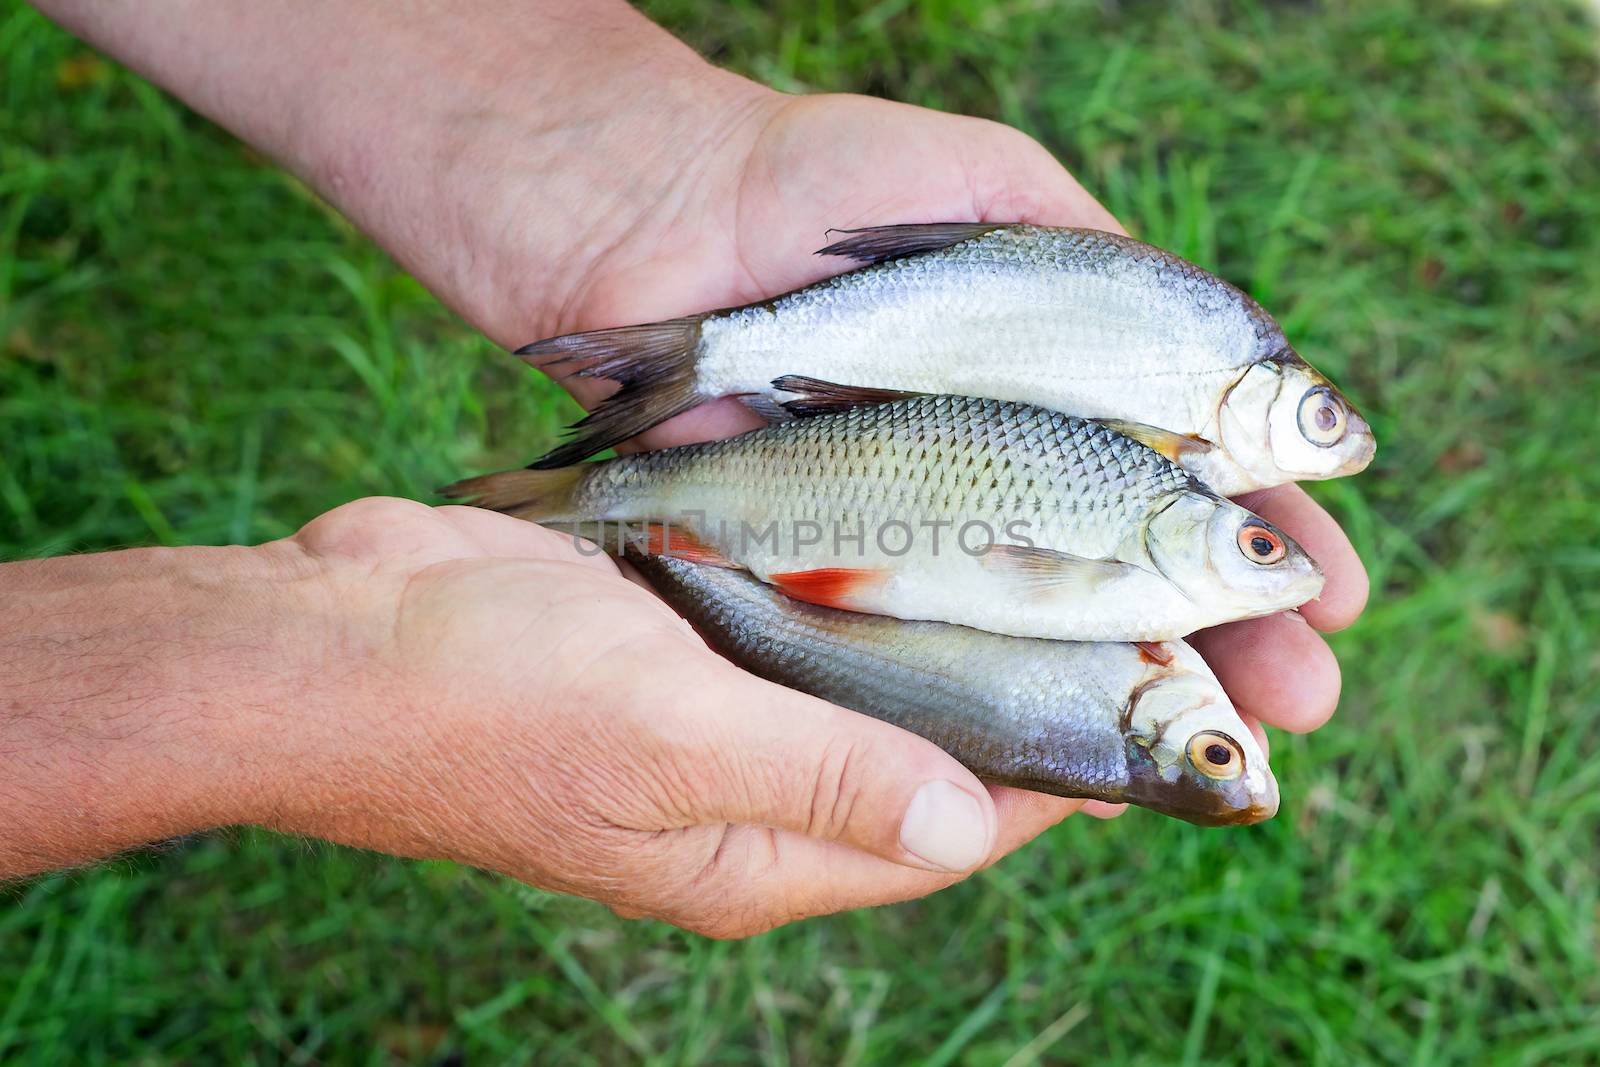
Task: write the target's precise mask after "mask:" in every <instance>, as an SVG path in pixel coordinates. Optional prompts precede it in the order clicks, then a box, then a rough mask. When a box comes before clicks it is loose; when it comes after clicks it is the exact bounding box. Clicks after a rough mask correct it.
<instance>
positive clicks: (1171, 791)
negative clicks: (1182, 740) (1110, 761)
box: [1122, 753, 1278, 826]
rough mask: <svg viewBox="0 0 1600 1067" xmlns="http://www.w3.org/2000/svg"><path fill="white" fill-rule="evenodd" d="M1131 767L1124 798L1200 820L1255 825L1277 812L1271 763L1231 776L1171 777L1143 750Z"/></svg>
mask: <svg viewBox="0 0 1600 1067" xmlns="http://www.w3.org/2000/svg"><path fill="white" fill-rule="evenodd" d="M1141 755H1142V753H1141ZM1129 770H1130V772H1131V775H1130V780H1129V782H1128V786H1127V789H1126V795H1125V796H1124V797H1122V799H1123V800H1126V801H1127V802H1129V803H1132V804H1137V805H1139V806H1140V807H1142V808H1149V809H1151V810H1152V811H1159V812H1161V813H1162V814H1163V815H1170V816H1172V817H1173V818H1176V819H1182V820H1183V821H1184V822H1189V823H1194V824H1195V825H1196V826H1254V825H1255V824H1257V823H1262V822H1266V821H1267V820H1268V819H1270V818H1272V817H1273V816H1274V815H1276V814H1278V780H1277V779H1276V778H1274V777H1273V774H1272V771H1270V770H1268V769H1266V768H1261V769H1260V770H1259V771H1257V770H1249V771H1246V772H1245V774H1243V775H1242V776H1240V777H1239V778H1236V779H1233V780H1232V781H1227V782H1221V781H1212V780H1209V779H1203V778H1200V777H1199V776H1198V775H1195V774H1191V773H1182V774H1180V775H1179V776H1178V777H1177V778H1175V779H1168V778H1166V777H1164V776H1163V775H1162V774H1161V772H1160V770H1159V769H1158V768H1157V767H1156V766H1155V763H1154V762H1153V761H1151V760H1150V759H1149V757H1148V756H1144V757H1143V758H1142V759H1138V760H1137V762H1136V763H1135V764H1134V765H1133V766H1130V768H1129Z"/></svg>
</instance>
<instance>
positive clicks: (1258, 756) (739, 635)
mask: <svg viewBox="0 0 1600 1067" xmlns="http://www.w3.org/2000/svg"><path fill="white" fill-rule="evenodd" d="M630 559H631V560H632V561H633V562H634V564H635V565H636V566H637V567H638V568H639V569H640V571H641V572H642V573H643V574H644V576H645V578H646V579H647V580H648V581H649V582H650V584H651V585H652V586H653V587H654V588H655V589H656V591H657V592H658V593H659V594H660V595H661V596H662V598H663V599H665V600H666V601H667V603H668V604H670V605H671V606H672V607H673V609H674V610H676V611H677V612H678V613H679V614H680V615H682V616H683V617H684V618H685V619H687V620H688V621H689V622H690V623H691V624H692V625H693V626H694V627H695V628H696V629H697V630H699V631H700V633H701V634H702V635H703V636H704V637H705V638H706V640H707V642H708V643H709V644H710V645H711V647H712V648H714V649H715V650H717V651H718V652H720V653H721V654H722V655H724V656H726V657H727V658H728V659H730V660H732V661H733V662H734V663H736V664H738V665H739V666H741V667H743V668H745V669H746V670H748V671H750V672H752V673H754V674H757V675H760V676H761V677H763V678H766V679H769V680H770V681H774V682H777V683H779V684H780V685H786V686H789V687H790V688H793V689H799V690H802V691H803V692H807V693H810V694H812V695H813V696H817V697H821V698H822V699H824V700H828V701H831V702H832V703H835V704H838V705H840V706H842V707H846V708H850V709H852V710H854V711H859V712H862V713H863V714H866V715H871V716H873V717H874V718H878V719H883V720H885V721H886V722H891V723H893V724H895V725H896V726H899V727H902V728H904V729H906V730H910V731H911V732H913V733H916V734H920V735H921V736H923V737H926V738H927V739H928V740H930V741H932V742H933V743H934V744H936V745H938V746H939V747H940V748H942V749H944V750H945V751H946V752H949V753H950V754H951V755H952V756H954V757H955V758H956V759H957V760H959V761H960V762H961V763H962V764H964V765H965V766H966V767H967V768H968V769H970V770H971V771H972V772H973V773H974V774H976V775H977V776H978V777H979V778H982V779H985V780H987V781H991V782H997V783H1002V784H1005V785H1014V786H1020V787H1021V788H1024V789H1032V790H1036V791H1039V792H1044V793H1053V794H1055V795H1057V796H1064V797H1085V798H1091V799H1098V800H1106V801H1112V802H1123V801H1126V802H1128V803H1131V804H1137V805H1139V806H1141V807H1145V808H1150V809H1152V810H1154V811H1159V812H1162V813H1164V814H1167V815H1173V816H1176V817H1178V818H1180V819H1186V820H1188V821H1189V822H1193V823H1199V824H1200V825H1202V826H1223V825H1247V824H1250V823H1257V822H1261V821H1262V820H1264V819H1270V818H1271V817H1272V815H1273V814H1274V813H1275V812H1276V811H1277V810H1278V784H1277V781H1276V780H1275V779H1274V778H1273V775H1272V770H1271V768H1270V767H1268V765H1267V761H1266V757H1265V756H1264V755H1263V754H1262V752H1261V749H1260V747H1259V746H1258V745H1257V744H1256V741H1255V738H1254V736H1252V735H1251V733H1250V731H1249V730H1248V729H1246V728H1245V725H1244V723H1243V722H1242V721H1241V720H1240V718H1239V715H1238V713H1237V712H1236V711H1234V708H1233V705H1232V704H1231V703H1229V701H1228V698H1227V695H1226V694H1224V693H1223V691H1222V687H1221V686H1220V685H1219V684H1218V683H1217V680H1216V678H1215V676H1214V675H1213V674H1212V673H1211V670H1210V668H1209V667H1207V666H1206V664H1205V661H1204V660H1202V659H1201V658H1200V657H1199V655H1198V654H1196V653H1195V652H1194V650H1193V649H1191V648H1189V646H1187V645H1185V644H1183V643H1182V642H1172V643H1169V644H1163V645H1155V646H1145V647H1140V646H1135V645H1126V644H1114V643H1108V644H1093V643H1087V644H1086V643H1075V642H1067V641H1038V640H1030V639H1027V638H1016V637H1001V636H998V635H996V634H990V633H984V632H982V631H979V630H971V629H968V628H966V627H964V626H949V625H945V624H943V623H932V622H920V623H906V622H897V621H895V620H891V619H884V618H880V617H876V616H872V615H861V614H857V613H854V612H846V611H835V610H833V609H831V608H822V607H815V606H813V605H810V604H804V603H801V602H799V601H796V600H793V599H791V598H789V597H786V596H784V595H783V594H781V593H778V592H777V591H775V590H774V589H772V587H771V586H767V585H764V584H762V583H760V582H757V581H753V580H752V579H750V578H749V577H747V576H746V575H743V574H740V573H739V572H737V571H731V570H726V569H723V568H719V567H711V566H703V565H698V564H693V563H688V562H686V561H684V560H679V559H669V558H663V557H660V556H654V557H649V556H643V555H636V554H632V553H630Z"/></svg>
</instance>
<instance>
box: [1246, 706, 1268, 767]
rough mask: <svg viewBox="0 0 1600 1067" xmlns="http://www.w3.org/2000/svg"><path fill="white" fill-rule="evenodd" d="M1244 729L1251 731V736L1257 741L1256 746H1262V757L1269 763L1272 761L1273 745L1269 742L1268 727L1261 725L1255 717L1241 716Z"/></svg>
mask: <svg viewBox="0 0 1600 1067" xmlns="http://www.w3.org/2000/svg"><path fill="white" fill-rule="evenodd" d="M1240 718H1241V719H1242V720H1244V728H1245V729H1246V730H1249V731H1250V736H1251V737H1254V738H1255V739H1256V744H1257V745H1259V746H1261V755H1262V757H1263V758H1264V759H1266V760H1268V761H1269V762H1270V761H1271V759H1272V743H1271V742H1270V741H1268V740H1267V730H1266V727H1264V726H1262V725H1261V720H1260V719H1258V718H1256V717H1255V716H1254V715H1241V716H1240Z"/></svg>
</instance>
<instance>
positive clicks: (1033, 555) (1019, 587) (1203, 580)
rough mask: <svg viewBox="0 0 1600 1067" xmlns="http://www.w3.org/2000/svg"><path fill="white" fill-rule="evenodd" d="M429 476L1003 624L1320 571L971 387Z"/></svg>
mask: <svg viewBox="0 0 1600 1067" xmlns="http://www.w3.org/2000/svg"><path fill="white" fill-rule="evenodd" d="M1135 432H1139V431H1135ZM1151 432H1152V433H1153V434H1156V435H1159V431H1151ZM443 493H444V494H445V495H446V496H447V497H451V498H454V499H458V500H463V501H466V502H467V503H472V504H477V505H478V506H481V507H487V508H492V509H495V510H498V511H503V512H506V513H508V514H512V515H516V516H519V517H521V518H525V519H531V520H533V521H536V522H542V523H546V524H553V525H560V526H573V525H579V526H581V525H584V524H590V525H592V524H594V523H597V522H598V523H605V522H612V523H630V524H646V525H652V526H653V529H654V530H655V536H656V539H657V541H658V542H659V544H658V548H659V550H660V551H661V552H662V554H667V555H673V554H676V555H679V556H682V557H683V558H688V559H691V560H693V559H699V560H701V561H702V562H706V561H721V562H725V563H727V564H730V565H733V566H737V567H740V568H742V569H745V570H748V571H750V572H751V573H753V574H754V575H755V576H756V577H758V578H760V579H761V580H763V581H765V582H768V583H770V584H773V585H776V586H777V587H778V588H780V589H781V590H783V591H784V592H785V593H788V594H790V595H791V596H794V597H798V598H799V599H801V600H806V601H809V602H812V603H816V604H822V605H824V606H827V607H835V608H843V609H847V610H851V611H862V612H868V613H872V614H878V615H890V616H894V617H896V618H901V619H927V620H931V621H936V622H948V623H958V624H961V625H964V626H972V627H976V628H978V629H984V630H990V631H993V632H995V633H1002V634H1010V635H1012V636H1016V637H1042V638H1054V639H1058V640H1069V641H1162V640H1167V639H1170V638H1176V637H1182V636H1184V635H1185V634H1188V633H1191V632H1193V631H1194V630H1197V629H1200V628H1202V627H1206V626H1214V625H1217V624H1218V623H1223V622H1231V621H1233V620H1235V619H1243V618H1250V617H1254V616H1258V615H1266V614H1271V613H1273V612H1277V611H1282V610H1284V609H1286V608H1291V607H1297V606H1299V605H1300V604H1303V603H1305V602H1306V601H1307V600H1310V599H1312V598H1313V597H1315V596H1316V595H1317V594H1318V593H1319V592H1320V591H1321V589H1322V581H1323V579H1322V572H1321V570H1320V568H1318V566H1317V564H1316V562H1315V561H1314V560H1312V559H1311V557H1310V556H1309V555H1307V554H1306V552H1305V550H1304V549H1302V548H1301V547H1300V546H1299V545H1298V544H1296V543H1295V542H1294V541H1293V540H1292V539H1291V538H1290V537H1289V536H1288V535H1287V534H1285V533H1284V532H1283V531H1281V530H1279V529H1278V528H1277V527H1275V526H1273V525H1272V524H1271V523H1269V522H1268V521H1267V520H1265V519H1263V518H1261V517H1259V516H1257V515H1254V514H1252V513H1251V512H1250V511H1248V510H1246V509H1245V508H1243V507H1241V506H1240V505H1238V504H1236V503H1233V502H1232V501H1229V500H1227V499H1226V498H1224V497H1220V496H1218V495H1217V494H1215V493H1213V492H1212V491H1211V490H1209V489H1207V488H1206V487H1205V486H1204V485H1201V484H1200V482H1199V481H1197V480H1196V479H1195V478H1194V476H1193V475H1191V474H1189V473H1187V472H1186V471H1184V470H1183V469H1182V468H1180V467H1178V466H1176V465H1175V464H1174V463H1172V462H1171V461H1170V460H1168V459H1167V458H1166V457H1164V456H1162V455H1161V454H1160V453H1158V452H1156V451H1155V450H1153V449H1152V448H1150V447H1148V446H1147V445H1145V444H1144V443H1142V442H1140V441H1139V440H1137V439H1135V438H1133V437H1129V436H1127V435H1125V434H1124V433H1121V432H1119V431H1117V430H1113V429H1111V428H1108V427H1106V426H1102V425H1100V424H1098V423H1095V422H1091V421H1088V420H1086V419H1079V418H1076V417H1074V416H1071V415H1064V414H1062V413H1061V412H1058V411H1051V410H1048V409H1045V408H1039V407H1033V406H1031V405H1026V404H1014V403H1009V402H1006V401H998V400H985V399H982V398H976V397H952V396H912V397H907V398H904V399H900V400H895V401H892V402H889V403H884V404H875V405H866V406H851V407H845V408H843V409H842V410H838V411H832V412H828V413H825V414H818V415H814V416H811V417H808V418H804V419H797V420H794V421H790V422H786V423H779V424H776V425H771V426H767V427H764V428H762V429H758V430H754V431H752V432H750V433H746V434H743V435H740V436H738V437H733V438H729V439H726V440H722V441H711V442H704V443H700V444H693V445H683V446H680V447H677V448H668V449H662V450H660V451H656V452H647V453H641V454H638V455H631V456H624V457H622V458H619V459H613V460H606V461H602V462H596V463H581V464H577V465H575V466H572V467H564V468H559V469H556V470H533V469H527V470H519V471H505V472H501V473H498V474H489V475H484V476H481V477H478V478H469V479H467V480H465V481H462V482H457V483H456V484H454V485H452V486H447V487H446V488H445V489H444V490H443Z"/></svg>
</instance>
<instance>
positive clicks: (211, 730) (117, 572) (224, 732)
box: [0, 543, 322, 879]
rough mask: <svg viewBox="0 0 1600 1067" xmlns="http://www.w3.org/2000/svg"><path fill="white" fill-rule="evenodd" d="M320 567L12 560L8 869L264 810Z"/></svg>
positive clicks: (5, 621)
mask: <svg viewBox="0 0 1600 1067" xmlns="http://www.w3.org/2000/svg"><path fill="white" fill-rule="evenodd" d="M309 573H310V572H309V569H308V568H304V567H300V566H297V561H296V560H295V559H294V558H293V550H292V548H290V547H287V546H286V545H285V544H284V543H279V544H276V545H267V546H263V547H261V548H254V549H250V548H186V549H143V550H134V551H127V552H109V553H104V554H101V555H92V556H69V557H63V558H60V559H53V560H42V561H38V562H23V563H7V564H3V565H0V879H3V878H11V877H16V876H19V875H25V874H29V873H33V872H37V871H44V870H50V869H53V868H57V867H61V866H64V865H69V864H75V863H81V862H85V861H88V860H92V859H95V858H97V857H101V856H105V855H109V854H111V853H114V852H117V851H120V850H122V849H125V848H129V847H132V846H136V845H139V844H142V843H145V842H149V841H154V840H158V839H161V838H165V837H171V836H174V835H177V834H182V833H187V832H190V831H194V830H198V829H203V828H206V827H210V826H216V825H220V824H222V823H228V822H235V821H242V820H247V819H255V818H258V817H260V816H262V815H263V814H265V810H264V808H263V805H268V806H270V803H271V800H270V789H269V785H268V783H269V782H270V781H271V780H272V779H273V777H274V776H275V775H276V773H277V770H276V769H277V768H278V767H280V766H281V765H282V763H283V759H282V758H281V757H282V755H283V753H284V750H285V746H284V745H283V744H282V743H281V741H282V740H283V739H282V738H277V737H275V730H274V724H275V723H276V722H277V721H278V718H279V716H278V715H277V714H276V712H275V709H281V708H283V707H285V706H287V705H288V704H289V702H291V701H302V702H303V701H304V700H305V699H306V696H305V694H304V693H301V692H298V691H297V690H298V689H299V688H301V687H302V686H303V680H304V679H306V678H308V677H312V676H314V673H313V671H312V669H311V668H313V667H314V664H313V663H311V662H310V660H311V659H312V658H313V657H315V656H318V655H321V654H322V652H321V651H320V650H319V649H318V648H317V646H316V644H315V642H302V641H301V640H298V639H295V638H297V637H299V636H303V635H305V634H306V633H307V632H308V631H309V630H310V629H311V625H310V623H309V621H308V620H309V619H311V618H312V617H313V616H314V615H315V612H314V611H313V609H312V605H314V604H316V603H317V602H318V601H317V598H316V597H315V596H313V595H310V594H311V593H312V590H310V589H297V588H296V587H297V585H298V584H299V583H300V582H302V581H304V582H307V583H309V582H311V581H312V579H310V578H309V577H303V575H308V574H309ZM269 772H270V773H269Z"/></svg>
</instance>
